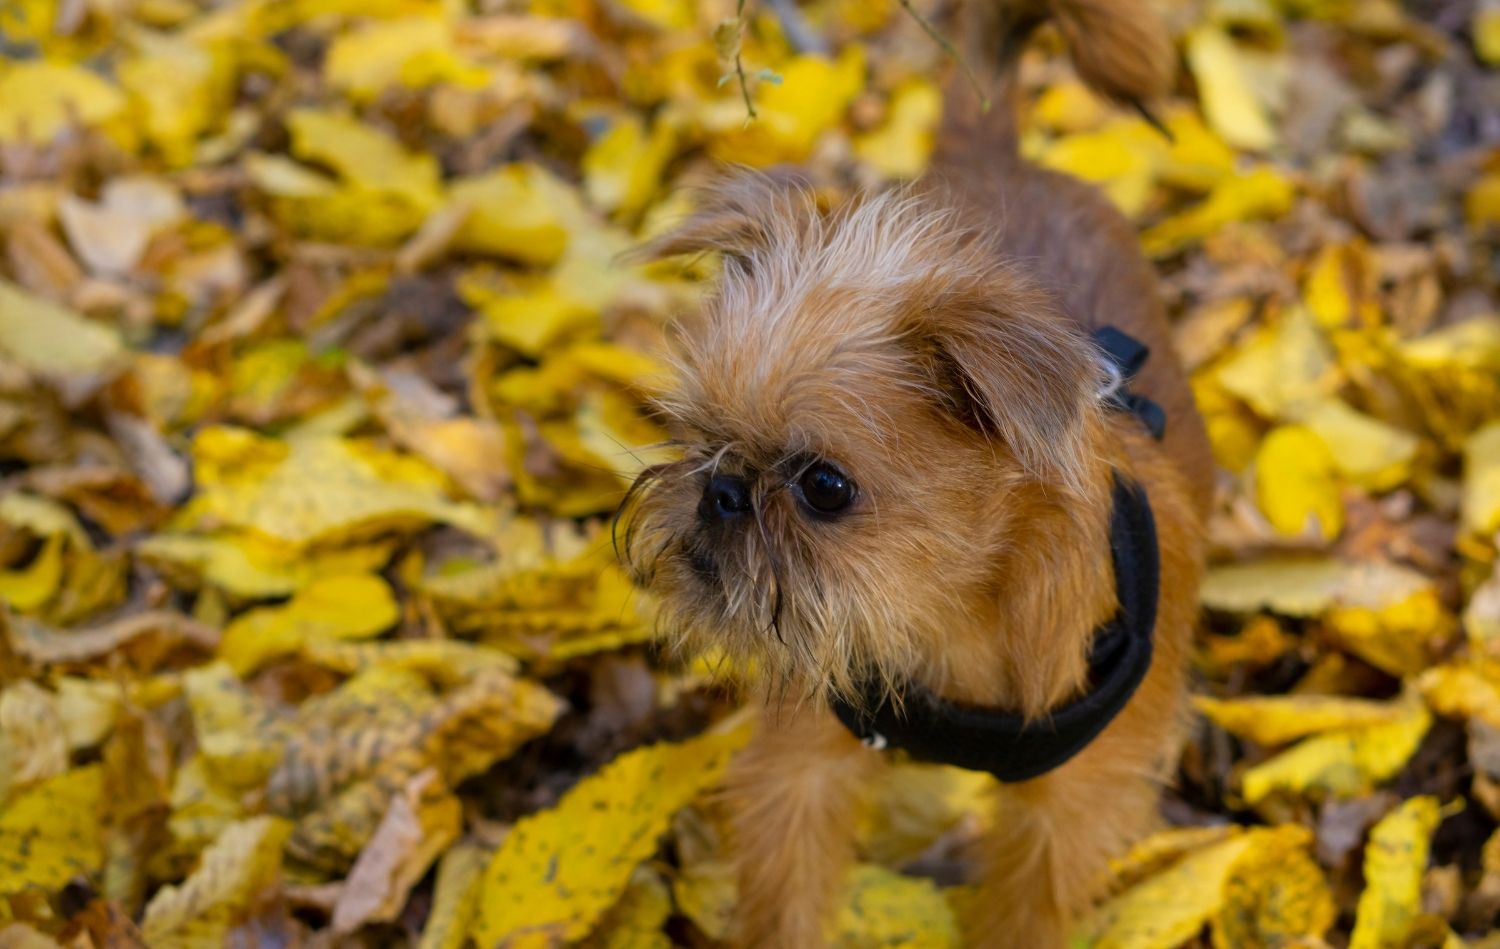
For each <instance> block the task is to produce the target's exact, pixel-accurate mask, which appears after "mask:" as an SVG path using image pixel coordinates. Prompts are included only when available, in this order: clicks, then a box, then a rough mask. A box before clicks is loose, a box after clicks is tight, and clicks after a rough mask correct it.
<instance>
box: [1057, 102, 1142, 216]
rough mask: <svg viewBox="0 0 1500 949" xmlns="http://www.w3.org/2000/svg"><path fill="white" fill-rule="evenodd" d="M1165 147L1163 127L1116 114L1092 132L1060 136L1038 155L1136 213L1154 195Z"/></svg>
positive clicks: (1118, 204) (1118, 205) (1139, 212)
mask: <svg viewBox="0 0 1500 949" xmlns="http://www.w3.org/2000/svg"><path fill="white" fill-rule="evenodd" d="M1167 149H1168V146H1167V143H1166V141H1165V140H1164V139H1163V138H1162V136H1161V133H1160V132H1157V131H1156V130H1155V129H1153V128H1151V126H1149V125H1147V124H1146V123H1145V122H1142V121H1140V120H1139V119H1115V120H1114V121H1112V122H1110V123H1109V124H1108V125H1106V126H1104V127H1103V128H1101V129H1099V130H1098V131H1095V132H1085V133H1082V134H1078V135H1064V136H1062V137H1060V138H1059V139H1057V141H1055V142H1053V143H1052V144H1050V145H1048V146H1047V147H1046V148H1044V149H1042V151H1041V153H1040V154H1039V155H1038V156H1037V161H1038V162H1039V163H1040V164H1042V165H1043V166H1045V167H1047V168H1051V169H1052V170H1054V171H1059V172H1062V173H1064V174H1068V175H1073V176H1075V177H1078V178H1082V179H1083V180H1084V181H1090V182H1093V183H1094V184H1097V185H1099V186H1100V187H1101V188H1103V189H1104V193H1105V194H1106V195H1108V196H1109V199H1110V200H1111V201H1113V202H1114V203H1115V206H1116V207H1118V208H1119V209H1120V211H1121V212H1122V213H1124V214H1125V215H1127V216H1130V217H1136V216H1138V215H1140V214H1141V212H1143V211H1144V210H1145V209H1146V206H1147V204H1148V203H1149V202H1150V200H1151V198H1152V195H1153V193H1154V189H1155V183H1156V171H1157V169H1158V168H1159V167H1160V166H1161V164H1162V162H1163V161H1164V160H1165V158H1166V154H1167Z"/></svg>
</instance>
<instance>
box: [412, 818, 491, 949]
mask: <svg viewBox="0 0 1500 949" xmlns="http://www.w3.org/2000/svg"><path fill="white" fill-rule="evenodd" d="M489 861H490V854H489V853H488V852H486V851H485V850H483V849H481V848H479V847H476V846H473V845H471V844H463V843H460V844H457V845H456V846H454V847H452V848H450V849H449V850H448V852H447V853H445V854H443V858H442V860H440V861H439V862H438V869H437V882H436V883H435V884H434V886H433V892H432V911H431V912H430V913H428V915H427V925H426V926H425V927H423V929H422V939H421V942H419V943H418V944H417V946H418V949H461V947H462V946H463V945H464V943H465V941H466V940H467V939H468V933H469V928H470V926H471V925H472V922H473V919H474V914H475V913H476V912H478V909H479V904H478V901H479V896H480V893H481V891H482V889H483V886H482V884H483V881H484V870H485V867H486V866H487V865H488V864H489Z"/></svg>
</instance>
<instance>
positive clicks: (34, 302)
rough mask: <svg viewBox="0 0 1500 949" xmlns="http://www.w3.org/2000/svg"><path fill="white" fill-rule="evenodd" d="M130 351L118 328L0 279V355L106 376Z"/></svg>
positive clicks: (63, 372) (59, 370)
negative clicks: (126, 349) (126, 348)
mask: <svg viewBox="0 0 1500 949" xmlns="http://www.w3.org/2000/svg"><path fill="white" fill-rule="evenodd" d="M0 101H3V100H0ZM124 353H125V344H124V342H123V341H122V340H121V339H120V334H119V332H118V331H117V330H116V329H115V328H114V327H112V326H106V325H105V324H103V323H97V322H95V321H93V320H90V319H86V318H85V317H83V316H80V315H79V314H77V313H75V312H73V311H72V310H70V309H68V308H67V307H64V306H61V305H59V304H56V303H53V302H52V301H50V300H45V299H43V298H42V297H39V296H35V295H33V294H31V293H28V292H26V291H25V290H22V289H21V288H20V287H17V286H16V285H15V284H12V283H7V282H6V281H4V280H0V356H8V357H10V358H11V359H14V360H15V361H16V362H18V363H20V364H21V366H22V367H24V368H26V369H29V370H31V371H33V372H38V373H41V374H43V375H48V376H58V377H67V376H74V375H85V374H97V373H102V372H105V371H106V370H108V369H110V368H111V367H113V366H115V365H117V364H119V363H120V361H121V359H122V357H123V356H124Z"/></svg>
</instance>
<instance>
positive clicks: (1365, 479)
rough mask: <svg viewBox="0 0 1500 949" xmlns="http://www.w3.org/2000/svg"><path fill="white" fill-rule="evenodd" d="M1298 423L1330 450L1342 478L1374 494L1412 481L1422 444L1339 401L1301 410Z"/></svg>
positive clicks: (1409, 434) (1328, 400)
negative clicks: (1413, 464)
mask: <svg viewBox="0 0 1500 949" xmlns="http://www.w3.org/2000/svg"><path fill="white" fill-rule="evenodd" d="M1299 415H1300V417H1299V421H1300V422H1301V423H1302V424H1303V425H1305V426H1306V427H1307V428H1308V429H1310V430H1311V431H1312V432H1313V433H1314V434H1316V435H1317V436H1318V438H1319V439H1320V440H1321V441H1322V442H1323V444H1324V445H1326V446H1327V447H1328V451H1329V453H1330V455H1331V456H1332V459H1333V465H1334V467H1335V468H1337V469H1338V472H1339V474H1340V475H1342V476H1343V477H1345V478H1347V479H1348V480H1349V481H1351V482H1353V483H1354V484H1357V485H1359V486H1360V487H1362V488H1368V489H1369V490H1371V491H1389V490H1391V489H1392V488H1394V487H1396V486H1397V485H1399V484H1401V483H1402V482H1404V481H1406V480H1407V479H1408V478H1410V477H1411V471H1412V463H1413V462H1414V461H1415V460H1416V457H1417V449H1418V448H1419V447H1420V445H1421V440H1420V439H1418V438H1417V436H1415V435H1413V434H1411V433H1410V432H1404V431H1402V430H1401V429H1399V428H1396V427H1395V426H1392V425H1387V424H1386V423H1385V422H1382V421H1380V420H1379V419H1375V418H1371V417H1370V416H1368V415H1365V414H1363V413H1361V412H1356V411H1355V410H1354V409H1351V408H1349V406H1347V405H1345V404H1344V403H1343V402H1340V401H1339V400H1337V399H1323V400H1320V401H1318V402H1316V403H1314V404H1313V405H1312V406H1310V407H1308V408H1305V409H1302V410H1301V411H1300V413H1299Z"/></svg>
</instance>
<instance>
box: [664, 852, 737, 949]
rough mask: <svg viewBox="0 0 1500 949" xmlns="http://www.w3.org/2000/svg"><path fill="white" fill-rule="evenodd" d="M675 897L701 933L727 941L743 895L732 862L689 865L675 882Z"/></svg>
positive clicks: (673, 891) (681, 908)
mask: <svg viewBox="0 0 1500 949" xmlns="http://www.w3.org/2000/svg"><path fill="white" fill-rule="evenodd" d="M672 896H673V898H674V899H675V900H676V901H677V908H678V910H679V911H680V912H681V913H682V915H684V916H686V917H687V918H688V919H690V920H692V921H693V925H694V926H696V927H698V929H699V931H700V932H702V933H703V934H704V935H705V936H707V937H708V938H710V939H712V940H714V941H716V942H726V941H728V939H729V936H730V932H731V930H732V929H733V928H734V907H735V904H737V903H738V902H739V898H740V896H739V884H738V883H737V882H736V879H735V872H734V866H733V865H731V864H730V863H728V862H725V861H721V860H700V861H698V862H696V863H692V864H689V865H688V866H686V867H684V868H683V869H682V872H681V873H679V874H678V875H677V878H676V879H675V880H673V881H672Z"/></svg>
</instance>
